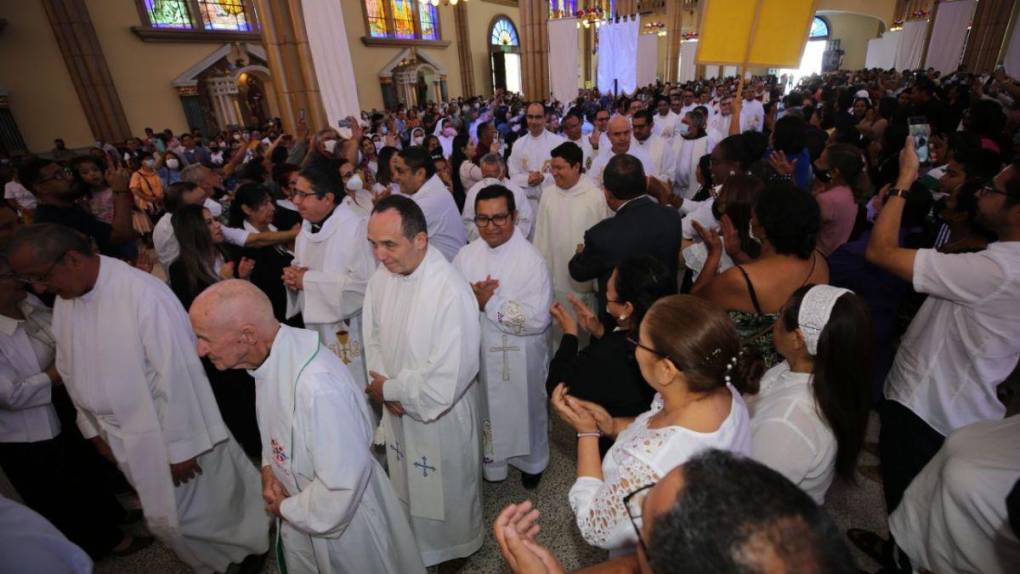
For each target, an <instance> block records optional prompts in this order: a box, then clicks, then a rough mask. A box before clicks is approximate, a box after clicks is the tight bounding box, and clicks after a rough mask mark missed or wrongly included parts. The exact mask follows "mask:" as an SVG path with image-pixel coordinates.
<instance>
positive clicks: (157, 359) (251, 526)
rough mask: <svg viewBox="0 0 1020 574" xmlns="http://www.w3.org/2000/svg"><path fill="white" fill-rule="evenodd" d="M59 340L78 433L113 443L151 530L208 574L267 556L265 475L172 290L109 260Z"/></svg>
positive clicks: (61, 302)
mask: <svg viewBox="0 0 1020 574" xmlns="http://www.w3.org/2000/svg"><path fill="white" fill-rule="evenodd" d="M53 337H54V339H55V340H56V343H57V359H56V366H57V370H58V371H59V372H60V375H61V376H62V377H63V379H64V383H65V385H66V386H67V390H68V392H69V394H70V395H71V398H72V399H73V401H74V404H75V406H76V407H77V409H78V426H79V427H80V428H81V431H82V434H83V435H84V436H85V437H86V438H92V437H95V436H100V437H102V438H103V439H104V440H105V441H106V442H107V443H109V445H110V449H111V450H112V451H113V455H114V458H115V459H116V460H117V466H118V467H120V469H121V471H123V472H124V475H125V476H126V477H127V479H128V481H129V482H130V483H131V486H133V487H134V489H135V490H136V491H137V492H138V497H139V499H140V500H141V503H142V510H143V512H144V514H145V521H146V524H147V526H148V528H149V531H150V532H152V534H153V535H155V536H156V537H158V538H159V539H160V541H162V542H163V543H164V544H166V545H167V546H168V547H170V548H171V549H172V550H173V551H174V552H175V553H176V554H177V556H178V557H179V558H180V559H181V560H183V561H184V562H186V563H188V565H189V566H191V567H192V568H193V569H194V570H195V571H197V572H214V571H219V572H222V571H225V570H226V568H227V566H228V565H229V564H230V563H232V562H240V561H242V560H243V559H244V557H245V556H247V555H249V554H260V553H263V552H266V550H267V549H268V542H269V541H268V536H267V533H268V530H269V519H268V517H267V516H266V514H265V511H264V509H263V508H264V505H263V502H262V487H261V484H260V480H259V475H258V472H257V471H256V470H255V467H254V466H253V465H252V464H251V463H250V462H249V461H248V460H247V459H246V458H245V457H244V454H243V452H242V451H241V449H240V447H239V446H238V444H237V443H236V442H235V441H234V439H233V438H232V437H231V436H230V433H229V432H228V431H227V428H226V426H225V425H224V424H223V419H222V417H221V416H220V412H219V409H218V408H217V406H216V400H215V399H214V398H213V394H212V389H211V388H210V387H209V381H208V380H207V379H206V376H205V371H204V370H203V369H202V363H201V362H200V361H199V358H198V355H197V353H196V352H195V335H194V332H193V331H192V330H191V323H190V322H189V321H188V316H187V314H186V313H185V312H184V308H183V307H182V306H181V303H180V301H178V299H177V297H176V296H175V295H174V294H173V292H171V291H170V288H169V287H167V286H166V284H164V283H163V282H162V281H160V280H159V279H157V278H155V277H153V276H152V275H150V274H148V273H145V272H143V271H139V270H137V269H135V268H133V267H131V266H129V265H128V264H126V263H124V262H122V261H119V260H117V259H111V258H108V257H104V256H100V264H99V276H98V277H97V279H96V283H95V286H93V288H92V290H91V291H89V292H88V293H86V294H85V295H82V296H81V297H78V298H76V299H62V298H59V297H58V298H57V300H56V304H55V306H54V310H53ZM192 458H197V462H198V464H199V466H201V468H202V471H203V472H202V474H200V475H198V476H196V477H194V478H193V479H191V480H189V481H188V482H187V483H185V484H182V485H180V486H177V487H175V486H174V484H173V481H172V480H171V476H170V464H171V463H180V462H184V461H187V460H190V459H192Z"/></svg>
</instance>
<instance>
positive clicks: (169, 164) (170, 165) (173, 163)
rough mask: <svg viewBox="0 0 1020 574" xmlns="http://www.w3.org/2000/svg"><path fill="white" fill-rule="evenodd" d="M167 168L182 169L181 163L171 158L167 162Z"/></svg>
mask: <svg viewBox="0 0 1020 574" xmlns="http://www.w3.org/2000/svg"><path fill="white" fill-rule="evenodd" d="M166 166H167V168H169V169H177V168H179V167H181V162H179V161H177V160H176V159H174V158H170V159H168V160H166Z"/></svg>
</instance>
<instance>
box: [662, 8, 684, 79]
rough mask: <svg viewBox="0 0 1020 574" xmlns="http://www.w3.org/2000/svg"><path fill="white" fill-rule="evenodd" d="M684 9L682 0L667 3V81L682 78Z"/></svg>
mask: <svg viewBox="0 0 1020 574" xmlns="http://www.w3.org/2000/svg"><path fill="white" fill-rule="evenodd" d="M683 23H684V10H683V6H682V5H681V3H680V2H667V3H666V77H665V81H667V82H676V81H677V80H678V79H679V78H680V66H679V65H678V63H679V61H680V42H681V41H682V40H683Z"/></svg>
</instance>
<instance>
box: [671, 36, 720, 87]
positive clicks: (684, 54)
mask: <svg viewBox="0 0 1020 574" xmlns="http://www.w3.org/2000/svg"><path fill="white" fill-rule="evenodd" d="M697 53H698V41H697V40H684V41H683V42H680V74H679V76H678V77H677V78H678V80H679V81H680V82H681V83H684V82H693V81H694V77H695V76H696V75H697V71H698V63H697V61H695V59H694V58H695V55H696V54H697ZM716 69H718V67H717V68H716Z"/></svg>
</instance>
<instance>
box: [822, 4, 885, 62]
mask: <svg viewBox="0 0 1020 574" xmlns="http://www.w3.org/2000/svg"><path fill="white" fill-rule="evenodd" d="M822 15H823V16H825V18H826V19H827V20H828V21H829V37H830V39H832V40H839V41H840V48H841V49H842V50H843V51H844V54H843V65H842V66H840V69H843V70H859V69H861V68H863V67H864V63H865V60H866V58H867V55H868V40H871V39H873V38H877V37H878V30H879V24H880V22H879V21H878V20H876V19H875V18H871V17H868V16H859V15H857V14H822Z"/></svg>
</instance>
